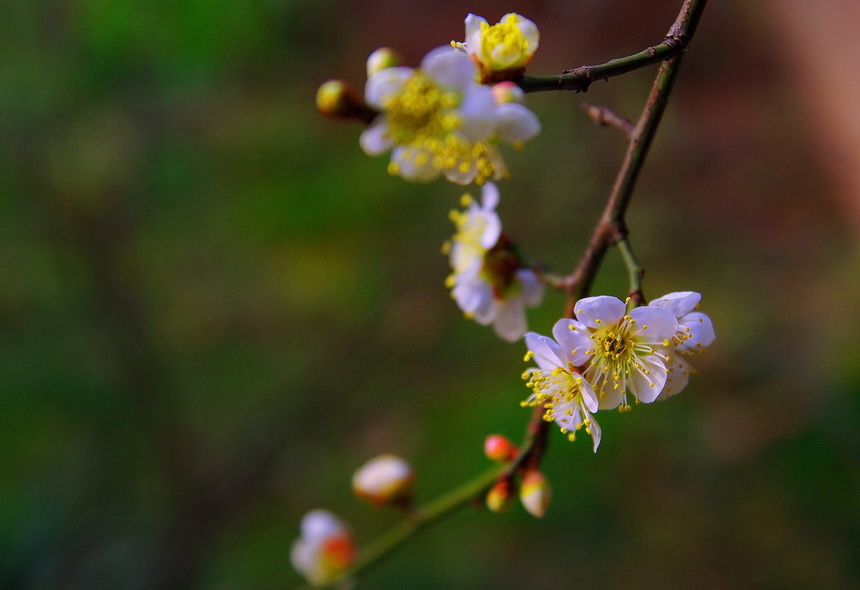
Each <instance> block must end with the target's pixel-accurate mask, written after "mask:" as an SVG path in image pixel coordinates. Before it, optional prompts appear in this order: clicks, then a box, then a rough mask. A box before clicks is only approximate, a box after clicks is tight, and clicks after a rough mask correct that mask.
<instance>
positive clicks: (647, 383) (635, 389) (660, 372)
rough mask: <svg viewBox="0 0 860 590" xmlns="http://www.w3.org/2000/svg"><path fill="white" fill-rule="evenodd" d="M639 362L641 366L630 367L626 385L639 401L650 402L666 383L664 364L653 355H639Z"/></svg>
mask: <svg viewBox="0 0 860 590" xmlns="http://www.w3.org/2000/svg"><path fill="white" fill-rule="evenodd" d="M639 363H640V364H641V368H638V369H637V368H631V369H630V377H629V379H628V381H627V387H628V389H629V390H630V393H632V394H633V396H634V397H636V399H638V400H639V401H640V402H642V403H644V404H650V403H651V402H653V401H654V400H655V399H657V396H659V395H660V392H662V391H663V386H664V385H666V378H667V377H666V365H665V364H664V363H663V361H662V360H661V359H660V358H659V357H655V356H647V357H640V358H639ZM646 371H647V373H646Z"/></svg>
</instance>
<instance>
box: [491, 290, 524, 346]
mask: <svg viewBox="0 0 860 590" xmlns="http://www.w3.org/2000/svg"><path fill="white" fill-rule="evenodd" d="M493 328H494V329H495V331H496V334H498V336H499V337H500V338H502V339H503V340H507V341H508V342H516V341H517V340H519V339H520V338H521V337H522V335H523V334H525V332H526V310H525V304H524V302H523V300H522V298H521V297H511V298H509V299H507V300H506V301H505V302H504V303H502V304H501V305H499V306H498V307H497V312H496V319H495V321H494V322H493Z"/></svg>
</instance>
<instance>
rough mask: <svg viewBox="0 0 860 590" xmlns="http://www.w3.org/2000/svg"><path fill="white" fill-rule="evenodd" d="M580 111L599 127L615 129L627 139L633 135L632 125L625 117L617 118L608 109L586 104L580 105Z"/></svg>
mask: <svg viewBox="0 0 860 590" xmlns="http://www.w3.org/2000/svg"><path fill="white" fill-rule="evenodd" d="M582 110H584V111H585V113H586V114H587V115H588V116H589V117H590V118H591V120H592V121H594V122H595V123H597V124H598V125H600V126H601V127H615V128H616V129H620V130H621V131H623V132H624V134H625V135H627V137H630V135H631V134H632V133H633V123H631V122H630V119H627V118H626V117H619V116H618V115H616V114H615V113H613V112H612V110H611V109H610V108H609V107H601V106H597V105H593V104H591V103H588V102H584V103H582Z"/></svg>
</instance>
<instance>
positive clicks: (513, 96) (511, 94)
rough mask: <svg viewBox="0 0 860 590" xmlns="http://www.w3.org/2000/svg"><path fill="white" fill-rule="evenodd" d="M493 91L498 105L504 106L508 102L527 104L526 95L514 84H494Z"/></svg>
mask: <svg viewBox="0 0 860 590" xmlns="http://www.w3.org/2000/svg"><path fill="white" fill-rule="evenodd" d="M491 90H492V92H493V98H494V99H495V101H496V104H504V103H507V102H516V103H520V104H522V103H523V102H525V98H526V93H525V92H523V89H522V88H520V87H519V86H517V85H516V84H514V83H513V82H499V83H498V84H493V86H492V88H491Z"/></svg>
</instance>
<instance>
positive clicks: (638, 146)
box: [562, 0, 707, 317]
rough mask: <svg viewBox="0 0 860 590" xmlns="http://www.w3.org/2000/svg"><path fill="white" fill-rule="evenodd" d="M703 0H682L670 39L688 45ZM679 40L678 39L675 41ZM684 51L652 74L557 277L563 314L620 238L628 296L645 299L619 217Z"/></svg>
mask: <svg viewBox="0 0 860 590" xmlns="http://www.w3.org/2000/svg"><path fill="white" fill-rule="evenodd" d="M706 2H707V0H685V2H684V5H683V6H682V7H681V12H680V14H679V15H678V18H677V19H676V21H675V23H674V24H673V25H672V28H671V29H670V31H669V34H670V37H671V38H672V39H682V40H683V46H684V47H686V46H687V44H688V43H689V40H690V39H691V38H692V36H693V33H694V31H695V27H696V24H698V21H699V18H700V17H701V14H702V11H703V10H704V8H705V4H706ZM678 42H679V43H680V41H678ZM683 57H684V53H683V52H681V53H678V54H677V55H675V56H674V57H672V58H671V59H670V60H669V61H666V62H664V63H663V64H662V65H661V66H660V70H659V71H658V72H657V78H656V79H655V80H654V84H653V85H652V87H651V92H650V94H649V96H648V102H647V103H646V104H645V108H644V109H643V110H642V114H641V115H640V116H639V119H638V121H637V122H636V125H635V127H634V128H633V131H632V133H631V134H630V140H629V142H628V144H627V151H626V153H625V154H624V160H623V162H622V163H621V168H619V170H618V174H617V175H616V178H615V183H614V184H613V186H612V191H611V193H610V195H609V199H608V200H607V202H606V207H605V208H604V210H603V214H602V215H601V217H600V220H599V221H598V222H597V225H596V226H595V228H594V232H593V233H592V236H591V240H590V241H589V244H588V247H587V248H586V251H585V254H584V255H583V256H582V258H581V259H580V261H579V264H578V265H577V267H576V269H575V270H574V271H573V273H571V274H570V275H569V276H568V277H565V279H563V280H562V286H563V289H564V291H565V292H566V293H567V295H568V301H567V305H566V308H565V315H566V316H567V317H572V313H573V306H574V305H575V302H576V300H577V299H579V298H581V297H584V296H586V295H587V294H588V293H589V292H590V290H591V284H592V282H593V281H594V277H595V276H596V274H597V271H598V269H599V267H600V264H601V263H602V261H603V257H604V256H605V255H606V251H607V249H608V248H609V246H611V245H616V244H619V243H621V242H624V243H625V249H624V252H623V254H624V260H625V264H627V266H628V270H629V271H630V275H631V285H630V296H631V298H633V299H634V301H637V302H640V303H641V302H644V300H645V297H644V295H643V294H642V287H641V279H642V276H643V275H644V270H643V269H642V268H641V267H640V266H639V265H638V263H636V262H635V259H634V258H633V256H632V250H631V249H630V245H629V242H628V241H627V237H628V231H627V227H626V224H625V221H624V218H625V215H626V212H627V206H628V205H629V203H630V198H631V196H632V194H633V189H634V187H635V186H636V181H637V180H638V179H639V173H640V171H641V170H642V166H643V164H644V162H645V157H646V156H647V154H648V149H649V148H650V147H651V142H652V141H653V139H654V136H655V135H656V132H657V128H658V126H659V125H660V120H661V119H662V116H663V113H664V112H665V110H666V105H667V103H668V100H669V95H670V94H671V91H672V87H673V86H674V83H675V79H676V77H677V74H678V67H679V66H680V64H681V61H682V60H683Z"/></svg>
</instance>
